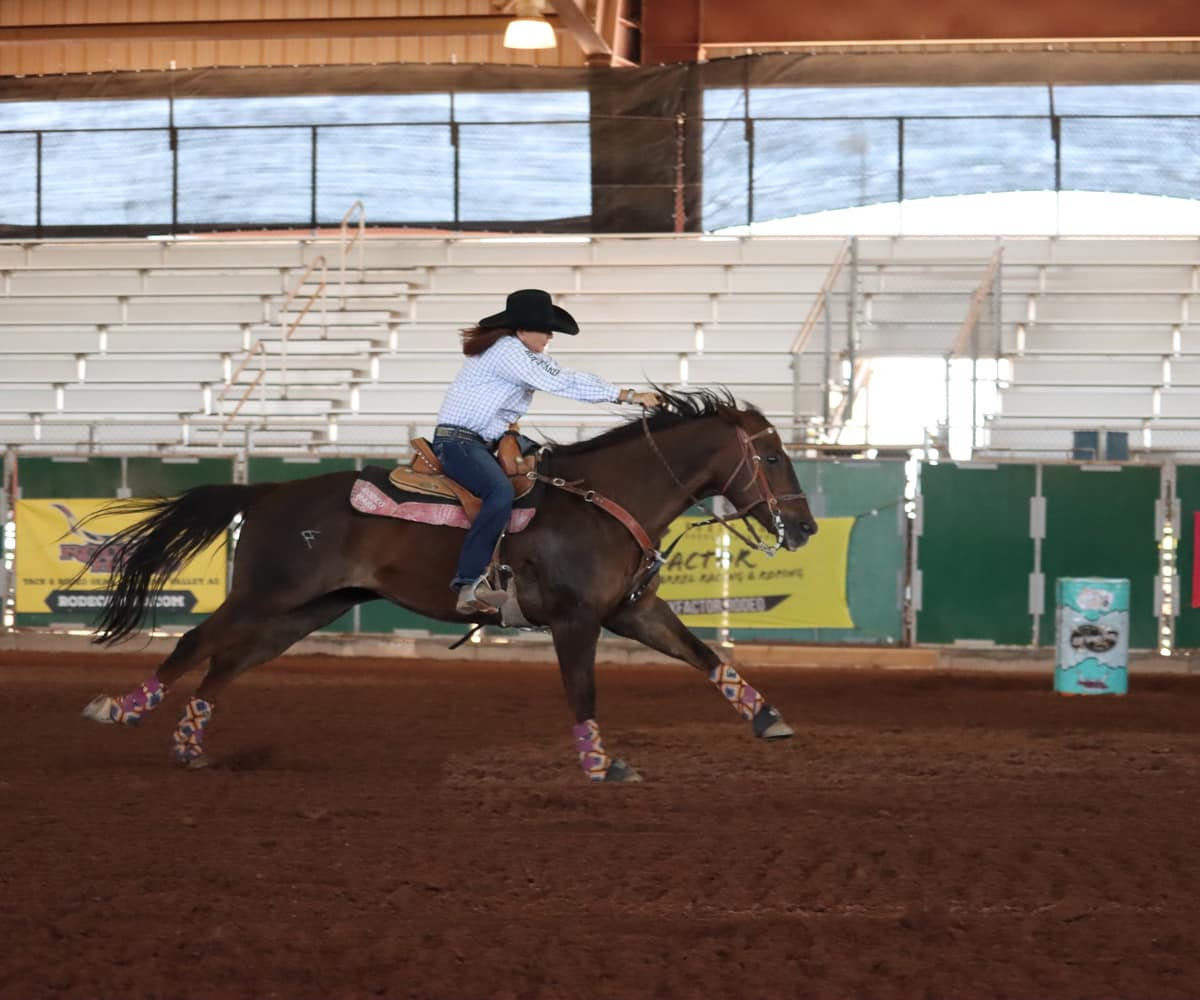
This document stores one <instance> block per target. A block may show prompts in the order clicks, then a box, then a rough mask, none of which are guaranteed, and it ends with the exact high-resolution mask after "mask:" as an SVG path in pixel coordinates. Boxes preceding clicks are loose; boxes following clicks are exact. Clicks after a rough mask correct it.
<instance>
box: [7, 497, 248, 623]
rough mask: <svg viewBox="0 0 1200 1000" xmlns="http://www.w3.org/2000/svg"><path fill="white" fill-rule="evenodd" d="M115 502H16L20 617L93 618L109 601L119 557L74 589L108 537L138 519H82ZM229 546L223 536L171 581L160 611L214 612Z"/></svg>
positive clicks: (110, 555) (107, 559)
mask: <svg viewBox="0 0 1200 1000" xmlns="http://www.w3.org/2000/svg"><path fill="white" fill-rule="evenodd" d="M111 502H112V501H111V500H93V499H77V498H70V499H66V500H18V501H17V503H16V521H17V523H16V527H17V558H16V566H15V570H16V572H15V574H14V575H15V576H16V582H17V587H16V591H17V593H16V597H17V604H16V610H17V613H18V614H43V615H44V614H46V613H47V612H52V613H54V614H71V615H73V616H79V619H80V620H86V619H91V618H92V617H94V616H95V615H96V613H97V612H99V611H100V609H101V608H102V607H104V605H105V604H107V603H108V595H109V587H110V585H111V583H110V581H111V577H112V570H113V559H114V557H115V556H116V555H117V553H115V552H105V553H104V555H103V556H102V557H101V560H100V561H99V562H97V563H96V565H95V566H93V567H92V569H91V570H89V571H88V572H87V573H84V574H83V576H81V577H80V578H79V580H78V581H77V582H76V583H75V584H74V585H72V584H71V581H72V580H74V579H75V577H76V576H77V575H78V573H79V571H80V570H81V569H83V567H84V566H85V565H86V564H87V561H88V560H89V559H90V558H91V557H92V554H93V553H95V551H96V550H97V549H98V548H99V547H100V546H101V545H103V544H104V541H105V539H107V538H108V537H109V536H110V535H113V534H116V532H118V531H120V530H121V529H122V528H124V527H126V526H128V525H130V524H134V523H135V522H136V521H137V520H138V515H136V514H105V515H103V516H101V517H98V518H96V519H95V520H94V521H89V522H88V523H87V524H82V523H81V522H82V521H83V520H84V518H86V517H87V516H88V515H89V514H92V513H94V512H95V511H97V510H98V509H99V508H100V507H102V506H104V504H106V503H111ZM225 571H226V557H225V547H224V545H223V543H222V542H221V540H220V539H218V540H217V541H216V542H214V543H213V544H212V545H210V546H209V547H208V548H207V549H205V550H204V551H203V552H201V553H200V554H199V555H198V556H196V558H195V559H193V560H191V561H190V562H188V563H187V564H186V565H184V566H183V567H181V568H180V570H179V571H178V572H177V573H176V574H175V575H174V576H172V577H171V578H170V579H169V580H168V581H167V585H166V587H165V588H163V592H162V593H161V594H160V595H159V597H158V600H157V602H155V604H154V605H153V607H154V609H156V610H158V611H167V612H172V613H176V612H182V613H187V612H197V613H204V612H209V611H215V610H216V609H217V608H218V606H220V604H221V602H222V601H223V600H225Z"/></svg>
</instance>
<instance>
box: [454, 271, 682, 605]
mask: <svg viewBox="0 0 1200 1000" xmlns="http://www.w3.org/2000/svg"><path fill="white" fill-rule="evenodd" d="M578 332H579V326H578V324H577V323H576V322H575V320H574V319H573V318H572V317H571V314H570V313H568V312H567V311H566V310H565V309H562V308H560V307H559V306H556V305H554V304H553V303H552V302H551V301H550V294H549V293H548V292H544V291H542V290H541V289H539V288H523V289H521V290H519V291H516V292H513V293H512V294H511V295H509V296H508V300H507V302H506V305H505V308H504V311H503V312H499V313H496V314H495V315H493V316H486V317H484V318H483V319H481V320H480V321H479V322H478V323H477V324H476V325H475V326H473V327H471V328H470V329H469V330H464V331H463V333H462V349H463V354H465V355H466V356H467V360H466V361H464V362H463V366H462V369H461V370H460V371H459V373H458V376H457V377H456V378H455V379H454V382H453V383H452V384H451V385H450V388H449V390H448V391H447V392H446V398H445V400H444V401H443V402H442V408H441V410H440V411H439V412H438V417H437V428H436V429H435V430H434V433H433V442H432V445H433V451H434V454H436V455H437V457H438V459H439V460H440V461H441V463H442V466H443V468H445V470H446V473H447V475H449V476H450V478H451V479H454V480H455V481H457V482H459V483H462V485H463V486H465V487H466V488H467V489H469V490H470V491H471V492H472V493H474V494H475V495H476V496H477V497H479V499H480V500H481V501H482V506H481V507H480V510H479V514H478V516H477V517H476V518H475V521H474V523H473V524H472V525H471V527H470V530H468V531H467V537H466V539H465V540H464V541H463V546H462V552H461V553H460V554H459V558H458V569H457V571H456V572H455V575H454V579H453V580H452V581H451V583H450V587H451V589H453V590H457V591H458V602H457V605H456V608H457V610H458V611H459V612H461V613H463V614H472V613H474V612H476V611H495V610H496V608H495V607H494V606H493V605H491V604H489V603H488V602H487V601H485V600H484V599H483V598H484V597H485V596H487V595H489V594H490V593H491V591H490V590H489V589H488V588H487V586H486V582H485V581H486V573H487V567H488V564H489V563H490V562H491V560H492V552H493V551H494V550H495V548H496V542H497V541H498V540H499V538H500V534H501V532H503V531H504V529H505V527H506V526H507V525H508V519H509V517H510V515H511V514H512V505H513V489H512V484H511V483H510V482H509V481H508V477H507V476H506V475H505V474H504V471H503V469H501V468H500V464H499V463H498V462H497V461H496V459H495V458H494V457H493V451H494V450H495V447H496V443H497V442H498V441H499V439H500V437H501V435H502V434H503V433H504V432H505V431H506V430H507V429H508V425H509V424H511V423H514V422H516V421H517V420H519V419H520V418H521V417H522V416H523V415H524V414H525V412H526V411H527V410H528V409H529V404H530V402H531V401H532V400H533V393H534V390H535V389H541V390H543V391H545V392H551V393H554V395H556V396H565V397H566V398H568V399H577V400H580V401H582V402H585V403H633V404H640V405H642V406H656V405H658V404H659V403H660V402H661V398H660V397H659V395H658V393H655V392H638V391H636V390H634V389H618V388H617V387H616V386H615V385H611V384H610V383H608V382H606V381H604V379H602V378H599V377H598V376H596V375H591V374H589V373H588V372H581V371H573V370H572V369H570V368H566V367H564V366H563V365H560V364H559V363H558V362H556V361H555V360H554V359H553V358H552V357H551V356H550V355H548V354H547V353H546V345H547V344H548V343H549V342H550V338H551V337H553V336H554V334H555V333H565V334H569V335H571V336H574V335H575V334H577V333H578ZM521 444H522V446H523V447H522V450H525V446H526V445H529V446H532V444H533V442H531V441H528V439H525V440H523V441H522V442H521ZM481 585H483V589H482V591H481V590H480V587H481Z"/></svg>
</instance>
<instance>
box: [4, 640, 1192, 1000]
mask: <svg viewBox="0 0 1200 1000" xmlns="http://www.w3.org/2000/svg"><path fill="white" fill-rule="evenodd" d="M150 662H153V661H149V660H147V659H146V658H144V657H141V658H139V657H128V656H127V657H112V656H106V657H96V658H94V659H87V660H83V659H81V658H79V657H78V656H72V657H63V656H61V655H57V656H56V655H51V654H38V653H6V654H3V657H2V658H0V692H2V697H0V997H2V998H4V1000H38V998H43V997H78V998H87V1000H94V998H121V1000H131V998H138V1000H145V998H189V1000H190V998H214V1000H216V998H220V1000H225V998H269V997H278V998H286V1000H307V998H354V997H386V998H419V1000H433V998H437V1000H441V998H446V1000H474V998H496V1000H500V998H505V1000H518V998H521V1000H523V998H539V1000H551V998H571V1000H574V998H579V1000H583V998H588V1000H609V998H612V1000H638V998H665V1000H670V998H696V1000H720V998H806V997H820V998H831V1000H863V998H906V1000H907V998H954V1000H970V998H982V997H1006V998H1021V1000H1025V998H1029V1000H1033V998H1037V1000H1047V998H1146V1000H1170V998H1179V997H1200V946H1198V945H1197V928H1198V927H1200V865H1198V864H1197V861H1196V853H1197V837H1198V827H1197V816H1198V815H1200V813H1198V809H1200V735H1198V734H1197V719H1200V676H1196V675H1170V676H1168V675H1162V676H1158V677H1153V676H1134V677H1132V678H1131V693H1130V694H1129V696H1127V697H1124V698H1116V697H1095V698H1065V697H1062V696H1058V695H1055V694H1054V693H1053V692H1052V691H1051V690H1050V678H1049V677H1042V676H1038V675H1030V674H1021V675H1016V674H994V673H993V674H951V673H935V672H914V671H894V670H875V669H872V670H846V669H838V670H833V669H828V670H823V669H821V670H804V669H791V670H789V669H781V668H770V669H762V670H757V671H751V670H747V671H746V674H747V678H748V679H749V680H751V682H752V683H755V684H757V685H758V686H759V687H760V688H761V689H762V690H763V692H764V693H765V694H766V696H767V697H768V699H769V700H771V701H772V702H774V703H775V704H776V705H777V706H778V707H779V708H780V709H781V711H782V712H783V714H784V716H785V717H786V718H787V719H788V721H789V722H791V724H792V725H793V726H795V728H796V730H797V736H796V738H795V739H793V740H791V741H790V742H786V743H779V744H773V745H764V744H762V743H759V742H757V741H755V740H754V739H753V738H752V737H751V736H750V732H749V727H748V726H747V725H745V724H743V723H741V722H740V721H739V720H738V719H737V718H736V716H735V715H734V713H733V712H732V710H731V709H730V708H729V707H728V706H727V705H726V703H725V702H724V701H723V699H722V698H721V697H720V696H719V695H718V694H717V693H716V692H715V690H713V689H712V687H711V686H710V685H709V684H708V683H707V682H706V681H705V680H704V678H702V677H700V676H699V675H697V674H694V673H693V672H691V671H690V670H688V669H687V668H686V667H682V666H679V667H671V666H651V667H645V666H640V667H639V666H629V665H623V666H610V667H606V668H602V669H601V670H600V679H599V684H600V696H601V709H600V713H599V716H600V720H601V723H602V726H603V731H604V733H605V736H606V739H607V742H608V745H609V748H610V750H612V751H614V752H616V753H618V754H620V755H622V756H626V757H628V758H629V759H630V761H631V762H632V763H634V764H635V765H636V766H637V767H638V768H639V769H640V770H641V771H642V773H643V774H644V775H645V778H646V781H645V783H644V784H641V785H631V786H619V785H618V786H607V787H606V786H590V785H588V784H587V783H585V782H584V781H583V779H582V777H581V776H580V774H579V773H578V769H577V766H576V763H575V760H574V754H573V752H572V750H571V745H570V725H571V722H572V720H571V719H570V718H569V717H568V713H567V710H566V706H565V702H564V699H563V696H562V694H561V692H560V689H559V681H558V676H557V673H556V671H555V669H554V668H553V667H552V666H550V665H546V664H537V665H521V664H519V663H490V664H489V663H478V662H477V663H472V664H457V663H448V662H429V661H398V662H395V663H381V662H376V661H367V660H361V659H360V660H337V659H314V658H289V659H287V660H281V661H276V662H275V663H273V664H269V665H267V666H264V667H260V668H258V669H257V671H255V672H253V673H251V674H249V675H247V676H246V677H244V678H242V679H241V680H240V681H239V682H238V683H237V684H235V685H234V687H233V688H232V689H231V690H230V691H229V692H228V694H227V696H226V697H225V698H224V700H223V701H222V702H220V703H219V704H218V705H217V710H216V715H215V716H214V720H213V728H212V730H211V731H210V733H211V736H210V740H209V745H210V749H211V750H212V751H213V752H214V754H215V755H216V756H217V757H218V758H219V759H220V760H221V762H222V765H223V766H221V767H219V768H217V769H214V770H211V771H206V772H194V773H191V772H184V771H180V770H177V769H175V768H174V767H172V765H171V764H170V763H169V760H168V743H169V737H170V733H171V730H172V729H173V727H174V724H175V720H176V718H177V716H178V714H179V710H180V709H181V707H182V704H183V701H184V700H185V699H184V697H182V696H183V695H184V694H185V692H186V691H187V690H190V689H191V687H192V685H191V684H189V683H188V682H187V681H186V680H185V682H183V683H182V684H181V685H179V687H178V688H177V689H176V690H175V691H174V692H173V693H172V695H171V696H170V697H169V698H168V700H167V702H166V704H165V705H164V707H163V708H162V709H160V710H159V711H158V712H157V713H156V714H155V715H153V716H151V717H150V718H149V719H148V720H147V721H146V723H145V724H144V725H143V726H142V728H141V729H140V730H127V729H119V728H116V727H101V726H97V725H95V724H93V723H89V722H85V721H84V720H82V719H81V718H80V717H79V710H80V709H81V708H82V707H83V705H84V703H85V702H86V701H88V699H89V698H90V697H91V696H92V695H93V694H95V693H97V692H98V691H101V690H106V691H111V692H119V691H123V690H125V689H127V688H129V687H131V686H132V685H133V684H134V683H135V682H137V681H139V680H140V679H141V678H142V677H143V676H144V675H145V674H146V672H147V666H148V664H149V663H150Z"/></svg>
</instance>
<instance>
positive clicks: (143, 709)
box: [108, 674, 167, 726]
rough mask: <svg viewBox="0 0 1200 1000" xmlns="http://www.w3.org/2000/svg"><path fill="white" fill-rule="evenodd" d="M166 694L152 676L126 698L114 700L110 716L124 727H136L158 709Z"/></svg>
mask: <svg viewBox="0 0 1200 1000" xmlns="http://www.w3.org/2000/svg"><path fill="white" fill-rule="evenodd" d="M166 693H167V689H166V687H165V686H164V685H163V684H162V683H161V682H160V681H159V679H158V678H157V677H155V676H154V675H153V674H151V675H150V676H149V677H147V678H146V679H145V680H144V681H142V684H141V686H140V687H136V688H134V689H133V690H132V691H130V692H129V694H127V695H125V697H124V698H119V699H118V698H114V699H113V700H112V704H111V705H110V706H109V709H108V713H109V716H110V717H111V719H112V721H113V722H119V723H120V724H121V725H123V726H136V725H137V724H138V723H139V722H141V721H142V716H143V715H145V714H146V713H147V712H152V711H154V709H156V708H158V706H159V704H160V703H161V702H162V700H163V696H164V695H165V694H166Z"/></svg>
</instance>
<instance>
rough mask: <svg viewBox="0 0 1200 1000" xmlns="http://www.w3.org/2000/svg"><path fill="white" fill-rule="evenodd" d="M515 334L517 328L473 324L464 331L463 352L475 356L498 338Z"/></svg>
mask: <svg viewBox="0 0 1200 1000" xmlns="http://www.w3.org/2000/svg"><path fill="white" fill-rule="evenodd" d="M515 334H516V330H508V329H506V328H504V327H494V328H492V329H485V328H484V327H482V326H473V327H471V329H469V330H463V331H462V352H463V354H465V355H466V356H467V357H468V358H473V357H475V356H476V355H479V354H482V353H483V352H484V351H486V350H487V349H488V348H489V347H491V346H492V345H493V344H494V343H496V342H497V341H498V340H501V339H503V338H504V337H512V336H514V335H515Z"/></svg>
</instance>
